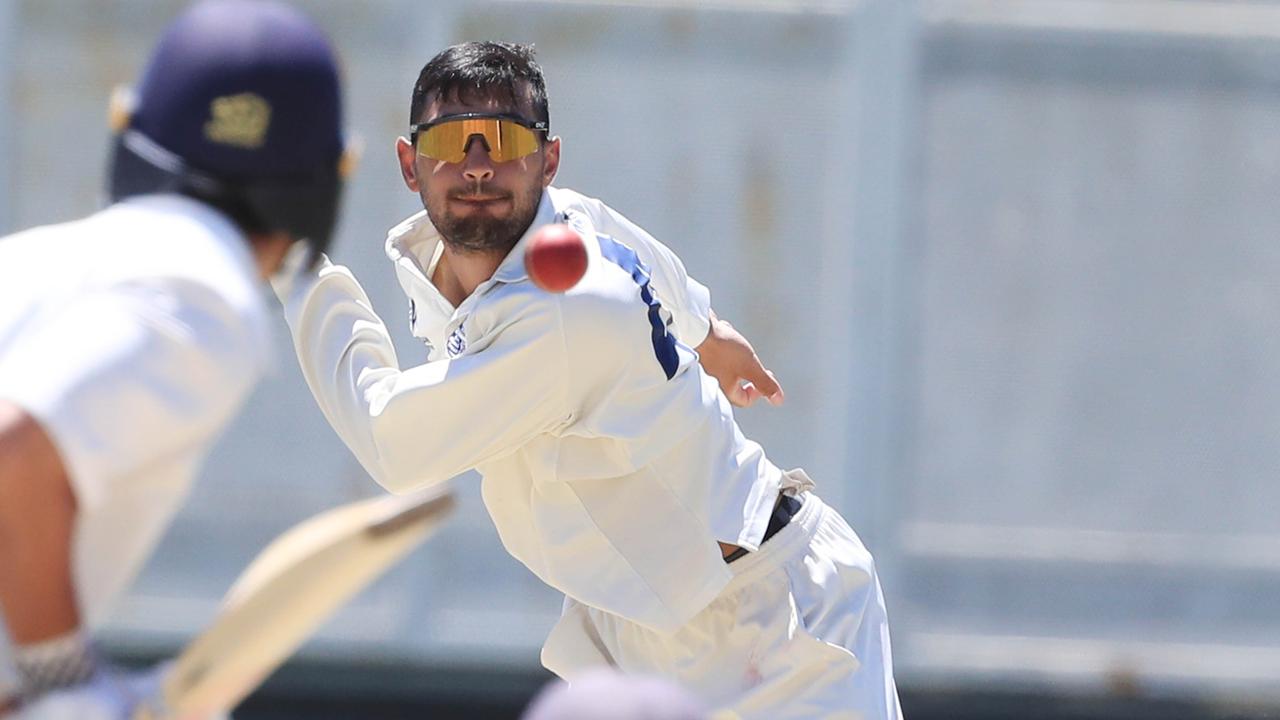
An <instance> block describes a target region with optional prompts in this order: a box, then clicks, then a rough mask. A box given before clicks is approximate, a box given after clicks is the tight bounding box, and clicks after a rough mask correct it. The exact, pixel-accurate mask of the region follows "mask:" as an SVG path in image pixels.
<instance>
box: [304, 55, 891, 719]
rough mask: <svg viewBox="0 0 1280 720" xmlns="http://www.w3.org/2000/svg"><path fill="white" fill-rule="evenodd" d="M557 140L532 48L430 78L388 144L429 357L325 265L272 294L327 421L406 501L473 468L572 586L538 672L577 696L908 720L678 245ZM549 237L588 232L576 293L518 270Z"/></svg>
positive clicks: (830, 542) (886, 662) (853, 571)
mask: <svg viewBox="0 0 1280 720" xmlns="http://www.w3.org/2000/svg"><path fill="white" fill-rule="evenodd" d="M561 145H562V143H561V140H560V139H559V138H558V137H556V136H554V135H553V134H552V132H551V125H550V116H549V111H548V102H547V94H546V85H545V81H544V78H543V74H542V71H541V69H540V68H539V67H538V65H537V63H536V62H535V60H534V57H533V54H532V51H531V49H530V48H528V47H526V46H520V45H511V44H505V43H491V42H478V43H466V44H462V45H457V46H454V47H450V48H448V49H446V50H444V51H443V52H441V53H440V54H438V55H437V56H436V57H434V58H432V59H431V61H430V62H428V63H427V64H426V66H425V67H424V68H423V69H422V71H421V74H420V75H419V77H418V81H417V83H416V85H415V87H414V89H413V94H412V98H411V102H410V113H409V131H408V133H407V136H406V137H403V138H401V139H400V140H399V141H398V143H397V146H396V150H397V153H398V157H399V163H400V170H401V173H402V175H403V179H404V182H405V184H406V186H407V187H408V188H409V189H410V190H411V191H413V192H415V193H417V194H418V195H419V196H420V198H421V200H422V203H423V206H424V208H425V210H424V211H423V212H421V213H418V214H416V215H414V216H413V217H411V218H409V219H408V220H406V221H405V222H403V223H401V224H400V225H398V226H397V227H395V228H393V229H392V230H391V232H390V234H389V236H388V239H387V243H386V252H387V254H388V256H389V258H390V260H391V261H392V263H393V265H394V268H395V272H396V275H397V277H398V279H399V281H400V284H401V286H402V288H403V289H404V291H405V293H406V294H407V295H408V298H409V301H410V307H411V313H410V325H411V329H412V332H413V334H414V335H415V336H417V337H418V338H420V339H421V340H422V341H423V342H424V343H425V345H426V362H425V363H422V364H418V365H415V366H413V367H409V368H407V369H406V368H402V366H401V364H400V361H399V359H398V358H397V356H396V353H395V351H394V349H393V347H392V343H391V339H390V337H389V335H388V332H387V329H386V327H385V326H384V324H383V323H382V322H381V321H380V320H379V318H378V317H377V316H376V315H375V314H374V312H373V310H372V307H371V305H370V302H369V299H368V297H367V296H366V295H365V292H364V291H363V289H362V288H361V286H360V285H359V284H358V283H357V281H356V279H355V278H354V276H353V275H352V274H351V273H350V271H348V270H347V269H346V268H345V267H342V266H338V265H331V264H328V263H327V261H326V262H322V263H321V266H320V268H319V270H318V271H316V272H310V273H307V274H306V275H305V276H304V277H302V278H300V279H299V281H298V282H296V283H295V284H294V285H293V288H292V290H291V291H289V292H288V293H286V294H285V296H284V297H282V300H284V301H285V312H286V317H287V319H288V322H289V325H290V327H291V329H292V332H293V337H294V343H295V348H296V350H297V353H298V358H299V362H300V364H301V366H302V369H303V373H304V375H305V377H306V379H307V382H308V384H309V385H310V387H311V390H312V392H313V393H314V395H315V397H316V400H317V402H318V403H319V405H320V407H321V409H322V410H323V411H324V413H325V415H326V416H327V418H328V420H329V422H330V423H331V424H332V425H333V427H334V428H335V429H336V430H337V432H338V434H339V435H340V436H341V437H342V438H343V440H344V441H345V442H346V444H347V445H348V446H349V447H350V449H351V451H352V452H353V453H354V454H355V456H356V457H357V458H359V460H360V462H361V463H362V464H363V466H364V467H365V469H366V470H367V471H368V472H369V473H370V474H371V475H372V476H373V477H374V478H375V479H377V481H378V482H379V483H381V484H382V485H383V486H384V487H386V488H387V489H389V490H391V491H392V492H405V491H409V490H414V489H417V488H421V487H424V486H427V485H431V484H433V483H440V482H444V481H446V480H448V479H450V478H452V477H453V476H455V475H457V474H459V473H462V472H464V471H466V470H469V469H472V468H475V469H477V470H479V472H480V474H481V475H482V476H483V484H482V495H483V498H484V502H485V505H486V507H487V508H488V511H489V513H490V515H491V516H492V518H493V521H494V523H495V525H496V526H497V529H498V533H499V535H500V537H501V539H502V542H503V544H504V545H505V546H506V548H507V550H508V551H509V552H510V553H511V554H512V555H514V556H515V557H516V558H517V559H519V560H520V561H521V562H523V563H524V564H525V565H526V566H528V568H529V569H530V570H532V571H533V572H534V573H535V574H537V575H538V576H539V577H540V578H542V579H543V580H544V581H545V582H546V583H548V584H549V585H551V586H553V587H555V588H558V589H559V590H561V591H563V592H564V594H565V604H564V610H563V614H562V616H561V618H560V620H559V622H558V623H557V624H556V625H555V627H554V628H552V629H551V631H550V635H549V637H548V638H547V641H546V643H545V646H544V647H543V651H542V660H543V663H544V664H545V665H546V666H547V667H548V668H549V669H551V670H552V671H554V672H555V673H557V674H559V675H561V676H563V677H565V678H567V679H569V680H570V682H572V680H573V679H574V677H575V676H579V675H581V674H582V673H584V672H586V671H588V670H590V669H592V668H596V667H599V666H602V665H611V666H616V667H617V668H620V669H621V670H622V671H624V672H627V673H634V674H643V675H659V676H665V677H668V678H671V679H673V680H675V681H676V682H678V683H680V684H681V685H683V686H684V687H686V688H688V689H689V690H690V691H692V692H693V693H695V694H696V695H697V696H698V697H699V698H700V699H701V700H702V701H703V702H705V703H707V704H708V705H709V706H711V707H714V708H718V709H720V710H722V711H723V712H724V713H725V716H726V717H741V718H775V719H776V718H797V719H800V718H804V719H812V718H849V719H852V718H860V719H862V720H894V719H896V718H899V717H900V716H901V713H900V710H899V706H898V697H897V690H896V687H895V684H894V679H893V670H892V660H891V653H890V646H889V628H888V621H887V617H886V613H885V605H884V600H883V597H882V595H881V590H880V584H879V581H878V579H877V576H876V569H875V565H874V563H873V562H872V558H871V555H870V554H869V553H868V552H867V550H866V548H865V547H864V546H863V545H862V543H861V542H860V541H859V539H858V537H857V535H855V534H854V532H853V531H852V530H851V529H850V528H849V526H848V525H847V524H846V523H845V521H844V520H843V519H842V518H841V517H840V515H839V514H838V513H837V512H836V511H835V510H833V509H831V508H830V507H828V506H827V505H825V504H824V503H823V502H822V500H821V499H820V498H819V497H818V496H817V494H815V492H814V485H813V483H812V482H811V481H810V479H809V478H808V476H807V475H806V474H805V473H804V472H803V471H802V470H788V471H784V470H782V469H780V468H778V467H777V466H775V465H774V464H773V463H772V462H770V460H769V459H768V458H767V457H766V456H765V453H764V451H763V450H762V449H761V447H760V446H759V445H758V444H756V443H754V442H752V441H750V440H748V439H747V438H746V437H744V436H743V434H742V432H741V431H740V430H739V428H738V426H737V424H736V422H735V421H734V415H733V407H732V405H733V404H739V405H749V404H751V403H752V402H753V401H755V400H757V399H759V398H761V397H766V398H770V399H771V400H773V401H775V402H776V401H779V400H780V399H781V390H780V388H779V387H778V386H777V384H776V382H775V381H774V379H773V378H772V376H771V375H770V374H769V373H768V372H767V371H766V370H765V369H764V368H763V367H762V366H761V365H760V363H759V361H758V359H757V358H756V355H755V353H754V351H753V350H752V349H751V346H750V345H749V344H748V343H747V341H746V340H745V339H744V338H743V337H742V336H741V335H739V334H738V333H737V332H736V331H734V329H733V328H732V327H730V326H729V325H728V324H727V323H724V322H723V321H721V320H719V319H717V318H716V316H715V315H714V313H713V312H712V311H711V303H710V296H709V293H708V291H707V289H706V288H705V287H703V286H702V285H700V284H699V283H697V282H696V281H694V280H693V279H691V278H690V277H688V275H687V274H686V272H685V269H684V266H683V265H682V263H681V261H680V260H679V258H677V257H676V256H675V255H674V254H673V253H672V252H671V251H670V250H669V249H667V248H666V247H664V246H663V245H661V244H659V243H658V242H657V241H656V240H655V239H654V238H652V237H651V236H650V235H648V234H647V233H645V232H644V231H643V230H642V229H640V228H639V227H637V226H636V225H634V224H633V223H631V222H630V221H628V220H627V219H626V218H624V217H622V216H621V215H619V214H618V213H616V212H614V211H613V210H611V209H610V208H608V207H607V206H605V205H604V204H603V203H601V202H599V201H597V200H594V199H591V198H588V197H585V196H583V195H580V194H578V193H575V192H573V191H571V190H567V189H563V188H557V187H554V186H552V181H553V180H554V178H555V176H556V171H557V169H558V167H559V163H560V157H561ZM679 151H680V152H689V151H691V150H690V149H688V148H682V149H680V150H679ZM551 224H565V225H568V226H569V227H570V228H572V229H574V230H575V231H576V232H577V233H578V234H579V235H580V236H581V237H582V238H584V239H585V241H586V243H585V244H586V248H587V253H588V262H587V269H586V272H585V275H584V276H583V277H582V279H581V280H580V281H579V282H578V283H577V284H576V285H574V286H573V287H572V288H570V289H568V290H567V291H566V292H563V293H553V292H548V291H546V290H544V289H542V288H540V287H538V286H537V285H536V284H534V283H533V282H531V281H530V278H529V276H528V273H527V271H526V267H525V263H524V252H525V249H526V247H527V246H528V245H529V243H530V242H531V241H532V240H533V238H534V236H535V235H536V234H537V232H538V230H539V229H540V228H543V227H544V226H547V225H551Z"/></svg>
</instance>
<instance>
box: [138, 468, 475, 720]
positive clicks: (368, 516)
mask: <svg viewBox="0 0 1280 720" xmlns="http://www.w3.org/2000/svg"><path fill="white" fill-rule="evenodd" d="M453 506H454V500H453V496H452V495H450V494H449V493H448V488H447V487H446V486H441V487H439V488H434V489H432V490H429V491H424V492H422V493H417V494H413V495H402V496H395V495H385V496H380V497H376V498H372V499H369V500H362V501H359V502H353V503H349V504H347V505H343V506H341V507H337V508H334V509H332V510H329V511H327V512H324V513H321V514H319V515H316V516H315V517H313V518H310V519H308V520H306V521H304V522H302V523H299V524H298V525H296V526H294V527H293V528H291V529H289V530H288V531H286V532H285V533H284V534H283V535H281V536H280V537H278V538H276V539H275V540H274V541H272V542H271V544H270V545H268V546H267V547H266V549H264V550H263V551H262V552H261V553H259V554H258V556H257V557H256V558H254V560H253V562H251V563H250V564H249V567H248V568H246V569H245V571H244V572H243V573H241V574H240V577H239V578H238V579H237V580H236V581H235V583H234V584H233V585H232V586H231V589H230V590H229V591H228V592H227V595H226V597H225V598H224V600H223V605H222V608H221V610H220V612H219V614H218V616H217V617H216V618H215V619H214V621H213V624H212V625H210V626H209V627H208V628H207V629H206V630H205V631H204V632H203V633H201V634H200V636H199V637H197V638H196V639H195V640H194V641H192V642H191V644H190V645H188V646H187V647H186V649H184V650H183V651H182V653H181V654H180V655H179V656H178V658H177V659H176V660H175V661H174V664H173V666H172V667H171V668H170V669H169V671H168V672H167V673H166V675H165V677H164V680H163V682H162V685H161V688H160V692H159V697H157V698H153V699H152V701H150V702H146V703H143V706H142V707H140V708H139V710H138V711H137V712H136V713H135V714H134V718H133V720H197V719H199V720H203V719H204V718H205V717H207V716H209V715H211V714H214V713H223V712H226V711H228V710H230V709H232V708H234V707H235V706H236V705H238V704H239V703H240V701H241V700H243V699H244V698H245V697H246V696H247V695H248V694H249V693H250V692H252V691H253V690H254V689H255V688H256V687H258V685H259V684H261V683H262V681H263V680H265V679H266V678H267V676H268V675H270V674H271V673H272V671H274V670H275V669H276V668H277V667H279V666H280V665H281V664H282V663H283V662H284V661H285V660H286V659H287V658H288V657H289V656H290V655H291V654H292V653H293V652H294V651H295V650H297V649H298V647H299V646H300V645H302V643H303V642H304V641H305V640H306V639H307V638H308V637H309V636H310V635H311V634H312V633H314V632H315V631H316V630H317V629H319V628H320V626H321V625H323V624H324V622H325V621H326V620H327V619H328V618H329V616H330V615H332V614H333V612H334V611H336V610H337V609H338V608H339V607H341V606H342V604H343V603H345V602H346V601H347V600H349V599H351V597H352V596H354V595H355V594H356V593H358V592H359V591H360V590H361V589H363V588H364V587H365V586H366V585H368V584H369V583H371V582H373V581H374V580H375V579H377V577H378V576H379V575H381V574H382V573H383V571H385V570H387V569H388V568H390V567H391V566H392V565H394V564H395V563H396V562H397V561H399V560H400V559H401V558H403V557H404V556H405V555H406V554H408V553H409V551H410V550H412V549H413V548H415V547H417V546H418V544H419V543H421V542H422V541H423V540H425V539H426V538H427V536H428V535H430V534H431V533H432V532H433V531H434V530H436V529H438V528H439V527H440V525H441V524H442V522H443V521H444V519H445V518H446V517H448V515H449V514H450V512H451V511H452V509H453Z"/></svg>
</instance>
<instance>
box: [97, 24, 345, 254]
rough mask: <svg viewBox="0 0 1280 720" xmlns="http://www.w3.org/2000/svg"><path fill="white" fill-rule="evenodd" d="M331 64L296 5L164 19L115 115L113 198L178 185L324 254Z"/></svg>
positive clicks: (325, 46)
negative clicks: (123, 108)
mask: <svg viewBox="0 0 1280 720" xmlns="http://www.w3.org/2000/svg"><path fill="white" fill-rule="evenodd" d="M341 95H342V93H341V88H340V80H339V73H338V67H337V60H336V58H335V55H334V52H333V49H332V48H331V47H330V44H329V41H328V39H327V38H326V37H325V35H324V33H323V32H322V31H321V30H320V29H319V27H317V26H316V25H315V24H314V23H313V22H312V21H311V20H310V19H309V18H307V17H306V16H305V15H303V14H302V13H301V12H300V11H298V10H297V9H295V8H293V7H291V6H289V5H285V4H283V3H278V2H271V1H268V0H203V1H202V2H199V3H196V4H195V5H193V6H191V7H190V8H189V9H188V10H186V11H185V12H184V13H183V14H182V15H180V16H179V17H178V18H177V19H176V20H174V21H173V23H171V24H170V25H169V27H168V29H167V30H166V31H165V33H164V35H163V36H162V37H161V39H160V42H159V43H158V44H157V46H156V48H155V50H154V51H153V53H152V55H151V59H150V62H149V63H148V64H147V68H146V71H145V72H144V73H143V76H142V82H141V83H140V84H139V86H138V88H137V91H136V93H135V94H134V99H133V101H132V102H131V105H132V107H131V108H129V109H128V111H127V115H126V116H123V117H121V118H120V119H119V120H118V122H119V125H120V127H118V128H117V130H118V131H119V135H118V137H117V138H116V143H115V151H114V156H113V158H112V162H111V177H110V188H109V192H110V197H111V199H112V201H116V200H121V199H123V198H127V197H130V196H134V195H141V194H148V193H156V192H177V193H182V194H185V195H190V196H192V197H195V198H197V199H199V200H203V201H205V202H208V203H209V204H211V205H213V206H215V207H218V208H220V209H222V210H223V211H224V212H226V213H227V214H229V215H230V216H231V217H232V218H233V219H235V220H236V221H237V222H238V223H239V224H240V225H241V226H243V227H244V228H245V229H246V230H248V231H276V230H285V231H288V232H289V233H291V234H292V235H293V236H294V237H296V238H298V239H305V240H307V241H308V242H309V243H310V245H311V248H312V250H313V251H314V252H316V253H319V252H323V251H324V250H325V249H326V248H327V247H328V244H329V242H330V239H331V237H332V234H333V227H334V225H335V223H336V220H337V210H338V200H339V196H340V194H341V187H342V175H343V167H342V166H343V165H344V164H345V162H344V160H345V154H344V141H343V133H342V97H341Z"/></svg>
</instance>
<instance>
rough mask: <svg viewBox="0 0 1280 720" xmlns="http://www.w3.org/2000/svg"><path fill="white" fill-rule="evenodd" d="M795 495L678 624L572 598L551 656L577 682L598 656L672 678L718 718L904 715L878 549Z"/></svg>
mask: <svg viewBox="0 0 1280 720" xmlns="http://www.w3.org/2000/svg"><path fill="white" fill-rule="evenodd" d="M806 479H807V478H806ZM797 497H799V498H800V499H802V500H803V501H804V505H803V507H801V509H800V511H799V512H798V513H796V515H795V517H793V518H792V519H791V522H790V523H788V524H787V525H786V527H784V528H782V530H780V531H779V532H778V533H777V534H776V535H774V536H773V537H772V538H770V539H769V541H768V542H766V543H765V544H764V545H762V546H761V548H760V551H759V552H754V553H750V554H748V555H746V556H744V557H742V558H739V559H738V560H736V561H734V562H733V563H731V564H730V565H729V569H730V570H732V571H733V574H734V578H733V580H732V581H731V582H730V583H729V585H728V586H727V587H726V588H725V589H724V591H723V592H722V593H721V594H720V595H719V596H718V597H717V598H716V599H715V600H713V601H712V602H711V604H710V605H708V606H707V607H706V608H705V609H704V610H703V611H702V612H701V613H699V614H698V615H696V616H695V617H694V618H693V620H691V621H690V622H689V623H688V624H687V625H685V626H684V627H682V628H680V629H679V630H677V631H676V632H675V633H673V634H670V635H664V634H660V633H657V632H654V631H652V630H649V629H647V628H645V627H643V626H640V625H637V624H635V623H633V622H631V621H629V620H626V619H623V618H621V617H618V616H616V615H611V614H609V613H605V612H602V611H600V610H597V609H595V608H591V607H587V606H585V605H582V604H581V603H578V602H576V601H573V600H568V599H567V600H566V601H565V609H564V614H563V616H562V617H561V619H560V622H559V623H557V625H556V627H555V628H554V629H553V630H552V632H551V635H550V637H548V638H547V644H546V647H545V648H544V650H543V654H542V661H543V664H544V665H546V667H547V669H549V670H551V671H552V672H554V673H556V674H557V675H559V676H561V677H563V678H565V679H566V680H568V681H569V682H570V683H572V682H573V678H574V676H575V675H577V674H580V673H582V672H583V671H585V670H588V669H590V668H592V667H596V666H599V665H613V666H616V667H618V668H619V669H620V670H622V671H623V672H626V673H630V674H637V675H657V676H662V677H666V678H670V679H672V680H674V681H676V682H678V683H680V684H681V685H682V686H684V687H685V688H686V689H687V690H689V691H690V692H692V693H694V695H695V696H697V697H699V698H700V699H701V700H702V701H703V702H705V703H707V705H708V706H709V707H711V708H713V709H714V710H715V714H714V715H713V717H714V718H715V720H722V719H723V720H728V719H738V718H740V719H741V720H764V719H765V718H768V719H770V720H787V719H794V720H802V719H803V720H814V719H817V718H822V719H824V720H825V719H830V720H899V719H900V718H901V717H902V711H901V710H900V709H899V706H898V692H897V688H896V686H895V684H894V680H893V657H892V654H891V652H890V650H889V622H888V617H887V615H886V613H885V607H884V596H883V594H882V593H881V591H880V581H879V580H878V579H877V577H876V570H875V564H874V562H873V561H872V558H871V554H870V553H869V552H867V549H866V548H865V547H864V546H863V545H862V541H861V540H859V539H858V536H857V535H856V534H855V533H854V532H853V530H852V529H851V528H850V527H849V525H848V523H846V522H845V521H844V518H842V517H841V516H840V514H839V513H837V512H836V511H835V510H833V509H831V508H829V507H827V505H826V504H824V503H823V502H822V501H821V500H820V499H819V498H818V497H817V496H816V495H814V494H813V493H811V492H801V493H800V494H799V495H798V496H797Z"/></svg>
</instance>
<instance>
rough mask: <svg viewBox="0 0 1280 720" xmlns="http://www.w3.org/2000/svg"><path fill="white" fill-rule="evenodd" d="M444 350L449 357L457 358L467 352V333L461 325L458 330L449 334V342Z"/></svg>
mask: <svg viewBox="0 0 1280 720" xmlns="http://www.w3.org/2000/svg"><path fill="white" fill-rule="evenodd" d="M444 349H445V350H446V351H447V352H448V353H449V357H451V358H456V357H458V356H459V355H461V354H462V353H464V352H466V350H467V333H466V331H465V330H464V329H463V327H462V326H461V325H459V326H458V329H457V330H454V331H453V332H452V333H450V334H449V340H448V342H446V343H445V346H444Z"/></svg>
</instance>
